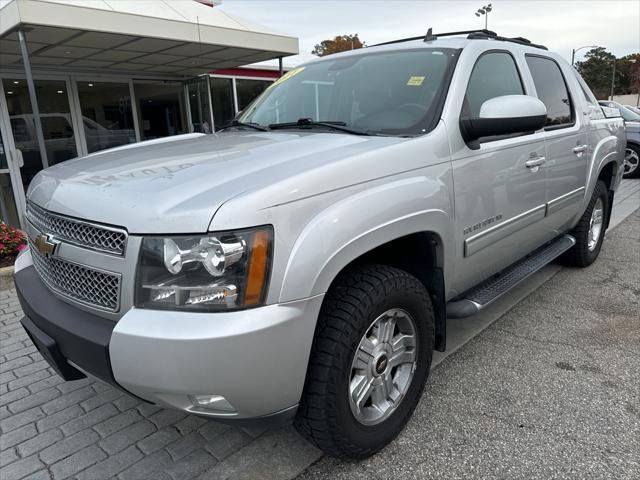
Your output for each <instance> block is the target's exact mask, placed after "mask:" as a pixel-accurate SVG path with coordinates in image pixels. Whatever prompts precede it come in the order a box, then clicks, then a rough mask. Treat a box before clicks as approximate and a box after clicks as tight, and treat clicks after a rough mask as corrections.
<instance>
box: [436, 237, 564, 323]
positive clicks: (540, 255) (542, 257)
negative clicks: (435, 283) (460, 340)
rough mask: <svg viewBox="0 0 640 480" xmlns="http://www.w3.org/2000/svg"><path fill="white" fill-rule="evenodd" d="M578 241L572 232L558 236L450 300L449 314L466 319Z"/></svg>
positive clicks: (448, 305) (450, 316)
mask: <svg viewBox="0 0 640 480" xmlns="http://www.w3.org/2000/svg"><path fill="white" fill-rule="evenodd" d="M575 244H576V239H575V238H573V237H572V236H571V235H561V236H559V237H557V238H556V239H555V240H553V241H552V242H550V243H548V244H546V245H544V246H543V247H540V248H539V249H538V250H536V251H534V252H533V253H531V255H529V256H527V257H525V258H523V259H522V260H519V261H517V262H516V263H514V264H513V265H511V266H509V267H507V268H506V269H504V270H503V271H501V272H500V273H497V274H496V275H494V276H493V277H491V278H489V279H488V280H485V281H484V282H482V283H481V284H479V285H477V286H475V287H473V288H471V289H469V290H467V291H466V292H464V293H463V294H462V295H460V296H458V297H456V298H455V299H453V300H452V301H450V302H449V303H447V317H448V318H464V317H469V316H471V315H473V314H475V313H478V312H479V311H480V310H482V309H483V308H485V307H486V306H488V305H489V304H491V303H492V302H493V301H494V300H496V299H498V298H500V297H501V296H502V295H504V294H505V293H507V292H508V291H509V290H511V289H512V288H513V287H515V286H516V285H517V284H519V283H520V282H522V281H523V280H524V279H525V278H527V277H528V276H529V275H532V274H533V273H535V272H537V271H538V270H540V269H541V268H542V267H544V266H545V265H547V264H548V263H550V262H551V261H553V260H554V259H555V258H557V257H559V256H560V255H561V254H563V253H564V252H566V251H567V250H569V249H570V248H571V247H573V246H574V245H575Z"/></svg>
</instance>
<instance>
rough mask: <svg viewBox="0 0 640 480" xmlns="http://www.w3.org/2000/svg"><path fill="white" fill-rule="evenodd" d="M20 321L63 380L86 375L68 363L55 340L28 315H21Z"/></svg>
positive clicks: (77, 378)
mask: <svg viewBox="0 0 640 480" xmlns="http://www.w3.org/2000/svg"><path fill="white" fill-rule="evenodd" d="M20 323H22V326H23V328H24V329H25V331H26V332H27V335H29V338H30V339H31V341H32V342H33V344H34V345H35V346H36V348H37V349H38V352H40V355H42V356H43V358H44V359H45V360H46V361H47V363H49V365H51V368H53V369H54V370H55V371H56V373H57V374H58V375H60V376H61V377H62V378H64V379H65V380H79V379H81V378H85V377H86V375H85V374H84V373H82V372H81V371H80V370H78V369H77V368H74V367H72V366H71V365H69V363H68V362H67V360H66V359H65V358H64V356H63V355H62V353H61V352H60V349H59V348H58V344H57V343H56V341H55V340H54V339H53V338H51V337H50V336H49V335H47V334H46V333H45V332H43V331H42V330H40V329H39V328H38V326H37V325H36V324H35V323H33V321H32V320H31V319H30V318H29V317H23V318H22V320H20Z"/></svg>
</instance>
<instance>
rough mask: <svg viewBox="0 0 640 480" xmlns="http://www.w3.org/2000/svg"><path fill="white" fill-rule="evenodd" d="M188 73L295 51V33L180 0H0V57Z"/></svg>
mask: <svg viewBox="0 0 640 480" xmlns="http://www.w3.org/2000/svg"><path fill="white" fill-rule="evenodd" d="M18 28H22V29H23V30H24V31H25V32H26V37H27V41H28V45H29V53H30V55H29V56H30V59H31V64H32V66H33V68H36V69H37V68H55V69H64V70H69V71H72V70H101V71H108V72H132V73H136V74H164V75H179V76H185V77H186V76H194V75H198V74H201V73H205V72H207V71H209V70H214V69H223V68H233V67H237V66H241V65H247V64H250V63H255V62H260V61H264V60H270V59H274V58H278V57H285V56H288V55H295V54H297V53H298V39H297V38H295V37H291V36H287V35H283V34H279V33H275V32H272V31H269V30H268V29H266V28H264V27H261V26H257V25H253V24H251V23H249V22H247V21H245V20H243V19H239V18H237V17H235V16H231V15H229V14H227V13H225V12H224V11H222V10H221V9H220V8H218V7H215V8H211V7H209V6H206V5H203V4H201V3H198V2H195V1H185V0H154V1H129V0H0V65H2V67H5V66H12V65H15V66H21V64H22V57H21V55H20V44H19V41H18V34H17V30H18Z"/></svg>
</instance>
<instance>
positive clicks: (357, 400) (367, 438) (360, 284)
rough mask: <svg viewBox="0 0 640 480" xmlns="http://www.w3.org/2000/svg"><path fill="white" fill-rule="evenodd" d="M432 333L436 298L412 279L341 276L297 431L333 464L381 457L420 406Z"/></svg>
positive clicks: (383, 274)
mask: <svg viewBox="0 0 640 480" xmlns="http://www.w3.org/2000/svg"><path fill="white" fill-rule="evenodd" d="M433 329H434V316H433V309H432V305H431V300H430V298H429V294H428V292H427V290H426V289H425V288H424V286H423V285H422V283H420V281H419V280H418V279H416V278H415V277H413V276H411V275H410V274H408V273H406V272H404V271H402V270H398V269H395V268H391V267H387V266H382V265H368V266H362V267H358V268H355V269H352V270H350V271H348V272H346V273H344V274H343V275H341V277H340V278H338V279H337V280H336V282H335V285H334V286H333V287H332V288H331V290H330V291H329V292H328V293H327V297H326V298H325V301H324V304H323V307H322V311H321V313H320V317H319V319H318V327H317V329H316V336H315V339H314V344H313V348H312V352H311V358H310V361H309V370H308V373H307V381H306V384H305V389H304V393H303V397H302V400H301V403H300V408H299V410H298V416H297V418H296V427H297V428H298V430H299V431H300V432H301V433H302V434H303V435H304V436H306V437H307V438H308V439H309V440H310V441H311V442H313V443H314V444H316V445H317V446H318V447H319V448H321V449H322V450H324V451H325V452H326V453H328V454H329V455H332V456H337V457H342V458H365V457H368V456H370V455H372V454H374V453H375V452H377V451H378V450H380V449H381V448H382V447H384V446H385V445H386V444H387V443H389V442H390V441H391V440H393V439H394V438H395V437H396V435H398V433H400V431H401V430H402V428H403V427H404V425H405V423H406V422H407V420H408V419H409V418H410V416H411V414H412V413H413V410H414V409H415V406H416V404H417V402H418V400H419V399H420V394H421V393H422V390H423V388H424V383H425V381H426V378H427V375H428V373H429V369H430V366H431V356H432V353H433V335H434V334H433V331H434V330H433Z"/></svg>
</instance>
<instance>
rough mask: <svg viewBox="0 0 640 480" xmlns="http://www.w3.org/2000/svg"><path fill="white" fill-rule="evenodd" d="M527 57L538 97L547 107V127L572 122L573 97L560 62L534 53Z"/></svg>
mask: <svg viewBox="0 0 640 480" xmlns="http://www.w3.org/2000/svg"><path fill="white" fill-rule="evenodd" d="M526 59H527V65H528V66H529V70H530V71H531V76H532V77H533V83H534V85H535V86H536V91H537V92H538V98H539V99H540V100H541V101H542V103H544V104H545V106H546V107H547V123H546V125H547V127H558V126H563V125H570V124H572V123H573V121H574V115H573V108H572V104H571V97H570V96H569V90H568V89H567V84H566V82H565V81H564V76H563V75H562V72H561V71H560V67H559V66H558V64H557V63H556V62H554V61H553V60H551V59H550V58H543V57H537V56H532V55H527V56H526Z"/></svg>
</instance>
